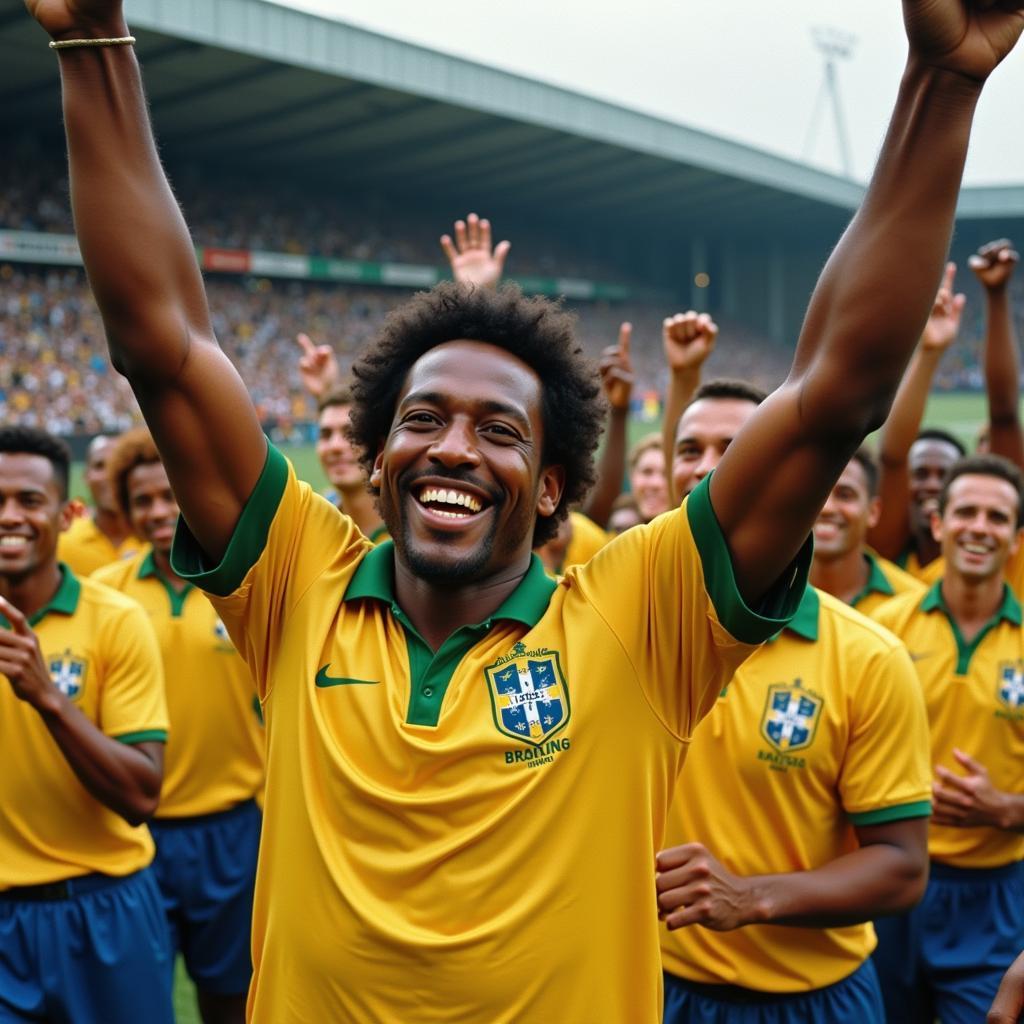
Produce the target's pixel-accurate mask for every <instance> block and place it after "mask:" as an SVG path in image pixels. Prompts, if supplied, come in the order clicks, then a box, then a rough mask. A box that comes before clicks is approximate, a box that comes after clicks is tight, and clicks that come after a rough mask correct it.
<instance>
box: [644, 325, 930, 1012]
mask: <svg viewBox="0 0 1024 1024" xmlns="http://www.w3.org/2000/svg"><path fill="white" fill-rule="evenodd" d="M703 329H706V327H705V328H703ZM701 334H702V327H701V325H700V320H699V319H698V318H697V315H696V314H689V315H684V316H682V317H677V318H673V319H672V320H669V321H666V328H665V348H666V352H667V353H669V355H670V357H671V356H673V355H675V354H678V355H679V356H680V357H681V358H682V353H674V352H673V350H674V349H676V348H678V349H683V348H685V347H687V346H689V345H698V346H699V345H701V344H702V343H703V340H704V339H702V338H701ZM762 398H763V395H761V394H760V393H759V392H757V391H756V390H755V389H752V388H751V386H750V385H747V384H741V383H738V382H729V381H710V382H709V383H708V384H706V385H704V386H703V387H700V388H698V390H697V392H696V394H695V395H694V398H693V401H692V402H691V404H690V405H689V407H688V408H687V409H686V411H685V412H684V413H683V416H682V418H681V420H680V422H679V426H678V431H677V436H678V439H679V440H678V444H677V452H676V455H675V457H674V459H673V465H672V471H673V472H672V488H673V498H674V499H676V498H681V497H685V496H686V495H688V494H690V493H692V492H693V490H694V489H695V488H696V487H697V486H698V485H699V484H700V482H701V480H703V479H704V478H705V477H706V476H707V475H708V474H709V473H710V472H711V471H712V470H713V469H715V467H716V466H717V465H718V463H719V462H720V461H721V459H722V457H723V454H724V453H725V452H726V451H727V450H728V448H729V447H730V445H731V444H732V443H733V440H734V438H735V437H736V436H737V435H739V434H740V432H741V431H742V430H743V426H744V424H745V423H746V422H748V421H749V420H750V419H751V418H752V417H753V415H754V413H755V411H756V409H757V407H758V405H759V404H760V400H761V399H762ZM667 404H668V405H672V404H673V402H672V396H670V400H669V402H668V403H667ZM851 464H856V465H858V467H859V466H860V463H859V462H857V458H856V456H855V458H854V460H852V462H851ZM844 476H849V466H847V468H846V469H845V470H844ZM842 479H843V477H840V482H839V483H837V485H836V487H835V488H833V491H832V495H830V497H829V502H828V503H826V506H825V507H826V509H827V508H828V507H829V504H833V505H834V504H835V493H836V490H837V488H840V487H841V486H842ZM819 522H820V518H819ZM817 534H818V524H815V536H816V537H817ZM815 557H817V554H816V556H815ZM858 557H859V549H858ZM928 751H929V747H928V726H927V719H926V716H925V710H924V704H923V701H922V699H921V694H920V690H919V688H918V685H917V680H916V678H915V676H914V670H913V667H912V665H911V663H910V659H909V657H908V656H907V652H906V650H905V649H904V647H903V645H902V644H899V643H898V642H897V641H896V640H895V638H894V637H892V636H891V635H890V634H888V633H886V632H885V631H884V630H881V629H879V628H878V627H877V626H875V624H874V623H872V622H870V621H869V620H867V619H865V618H864V617H863V616H861V615H858V614H856V613H855V612H852V611H851V610H849V609H848V608H847V607H846V605H845V604H843V603H842V602H840V601H839V600H837V599H835V598H834V597H832V596H830V595H828V594H826V593H822V592H819V591H817V590H815V589H814V588H813V587H807V589H806V591H805V593H804V596H803V599H802V601H801V604H800V608H799V610H798V611H797V614H796V615H795V616H794V618H793V620H792V621H791V622H790V623H789V624H788V625H787V626H786V627H785V629H783V630H782V632H781V633H780V634H779V635H778V636H777V637H775V638H774V639H772V640H770V641H769V643H768V644H767V645H766V646H765V647H764V648H762V649H761V650H759V651H756V652H755V653H754V654H753V655H752V656H751V657H750V658H749V659H748V660H747V661H746V662H744V664H743V665H742V666H740V668H739V669H738V671H737V672H736V675H735V677H734V678H733V680H732V681H731V682H730V683H729V684H728V685H727V686H726V687H724V688H723V690H722V691H721V693H720V694H719V698H718V701H717V703H716V705H715V707H714V708H713V710H712V711H711V713H710V714H709V715H708V717H707V719H706V720H705V721H704V722H702V723H701V725H700V726H699V728H698V729H697V730H696V733H695V734H694V736H693V739H692V741H691V743H690V751H689V755H688V757H687V762H686V767H685V768H684V770H683V772H682V775H681V777H680V780H679V782H678V783H677V785H676V791H675V799H674V802H673V805H672V810H671V812H670V815H669V823H668V829H667V834H666V839H667V842H668V843H669V844H673V845H671V846H670V848H669V849H666V850H663V851H662V852H661V853H659V854H658V858H657V864H658V871H659V874H658V878H657V892H658V906H659V910H660V913H661V917H662V918H663V919H664V920H665V921H666V922H667V926H668V929H669V930H668V931H666V932H665V933H663V935H662V961H663V964H664V968H665V1015H664V1020H665V1022H666V1024H684V1022H689V1021H695V1020H700V1021H716V1022H718V1021H721V1022H725V1021H729V1022H733V1021H741V1022H744V1024H779V1022H782V1024H786V1022H793V1024H798V1022H808V1021H811V1022H821V1024H885V1016H884V1012H883V1008H882V998H881V992H880V991H879V987H878V981H877V978H876V977H875V972H874V968H873V967H872V965H871V961H870V959H869V955H870V953H871V950H872V948H873V947H874V944H875V936H874V932H873V930H872V927H871V924H870V921H871V919H872V918H873V917H874V916H876V915H879V914H888V913H894V912H897V911H900V910H905V909H906V908H908V907H910V906H912V905H913V904H914V903H915V902H916V901H917V900H918V899H919V898H920V896H921V894H922V892H923V891H924V885H925V880H926V878H927V870H928V857H927V844H926V836H927V815H928V813H929V807H930V804H929V798H930V795H931V793H930V778H929V765H928ZM674 844H679V845H674ZM776 925H788V926H789V927H786V928H779V927H769V926H776Z"/></svg>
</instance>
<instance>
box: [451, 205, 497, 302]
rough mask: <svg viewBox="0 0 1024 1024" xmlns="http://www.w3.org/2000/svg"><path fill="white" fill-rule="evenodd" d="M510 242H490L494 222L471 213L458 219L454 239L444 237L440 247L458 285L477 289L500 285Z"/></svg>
mask: <svg viewBox="0 0 1024 1024" xmlns="http://www.w3.org/2000/svg"><path fill="white" fill-rule="evenodd" d="M511 248H512V243H511V242H499V243H498V244H497V245H495V246H492V245H491V222H490V221H489V220H488V219H487V218H486V217H483V218H481V217H478V216H477V215H476V214H475V213H471V214H470V215H469V216H468V217H467V218H466V219H465V220H457V221H456V222H455V240H454V241H452V237H451V235H442V236H441V249H442V250H443V252H444V254H445V256H446V257H447V259H448V263H449V264H450V266H451V268H452V277H453V278H454V279H455V280H456V281H458V282H459V284H465V285H473V286H475V287H477V288H497V287H498V282H499V281H501V275H502V274H503V273H504V271H505V257H506V256H508V251H509V249H511Z"/></svg>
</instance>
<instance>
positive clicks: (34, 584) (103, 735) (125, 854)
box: [0, 426, 173, 1024]
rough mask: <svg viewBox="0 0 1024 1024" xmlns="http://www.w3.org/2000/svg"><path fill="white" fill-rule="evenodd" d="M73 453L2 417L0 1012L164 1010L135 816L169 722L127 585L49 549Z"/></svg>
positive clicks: (65, 507) (78, 1017)
mask: <svg viewBox="0 0 1024 1024" xmlns="http://www.w3.org/2000/svg"><path fill="white" fill-rule="evenodd" d="M69 462H70V453H69V451H68V449H67V447H66V445H64V443H63V442H61V441H58V440H57V439H56V438H54V437H51V436H50V435H49V434H46V433H44V432H43V431H41V430H36V429H34V428H29V427H10V426H8V427H0V749H2V751H3V755H2V762H3V769H2V770H0V808H2V812H0V1020H3V1021H27V1020H59V1021H74V1022H75V1024H118V1022H123V1024H136V1022H137V1021H142V1020H145V1021H155V1022H158V1024H160V1022H162V1024H172V1021H173V1013H172V1010H171V968H172V957H171V951H170V943H169V940H168V935H167V924H166V922H165V921H164V915H163V910H162V908H161V906H160V893H159V890H158V889H157V885H156V880H155V877H154V875H153V872H152V871H151V870H150V867H149V865H150V863H151V861H152V860H153V840H152V838H151V837H150V834H149V830H148V829H147V828H146V826H145V824H144V822H145V821H146V820H147V819H149V818H150V816H151V815H152V814H153V812H154V810H155V809H156V806H157V802H158V800H159V798H160V782H161V779H162V776H163V749H164V741H165V739H166V736H167V711H166V708H165V706H164V693H163V678H162V676H161V671H160V654H159V652H158V650H157V646H156V638H155V637H154V636H153V630H152V627H151V626H150V625H149V623H148V622H147V621H146V616H145V614H144V613H143V611H142V609H141V608H139V607H138V605H136V604H135V603H134V602H133V601H129V600H128V599H127V598H125V597H123V596H122V595H120V594H117V593H115V592H114V591H112V590H110V589H109V588H107V587H104V586H101V585H100V584H98V583H95V582H93V581H92V580H90V579H79V578H78V577H77V576H76V575H75V574H74V573H73V572H72V571H71V570H70V569H69V568H68V567H67V566H66V565H61V564H60V563H59V562H58V561H57V537H58V535H59V534H60V531H61V530H64V529H66V528H67V526H68V524H69V523H70V521H71V517H72V510H71V508H70V507H69V503H68V493H67V488H68V465H69Z"/></svg>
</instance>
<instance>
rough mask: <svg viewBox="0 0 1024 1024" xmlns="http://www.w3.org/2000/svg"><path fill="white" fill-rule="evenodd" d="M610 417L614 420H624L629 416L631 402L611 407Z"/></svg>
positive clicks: (609, 409) (609, 410)
mask: <svg viewBox="0 0 1024 1024" xmlns="http://www.w3.org/2000/svg"><path fill="white" fill-rule="evenodd" d="M608 415H609V416H611V417H612V418H613V419H617V420H624V419H625V418H626V417H627V416H628V415H629V402H627V403H626V404H625V405H612V406H609V408H608Z"/></svg>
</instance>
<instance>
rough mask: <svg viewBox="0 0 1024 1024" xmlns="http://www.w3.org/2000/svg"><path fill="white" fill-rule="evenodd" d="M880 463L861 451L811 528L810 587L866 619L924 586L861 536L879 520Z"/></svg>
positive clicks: (857, 452)
mask: <svg viewBox="0 0 1024 1024" xmlns="http://www.w3.org/2000/svg"><path fill="white" fill-rule="evenodd" d="M879 505H880V503H879V499H878V464H877V463H876V462H875V459H874V457H873V456H872V454H871V452H869V451H868V450H867V449H866V448H859V449H858V450H857V451H856V452H854V453H853V458H852V459H850V461H849V463H848V464H847V466H846V469H844V470H843V472H842V475H841V476H840V477H839V479H838V480H837V481H836V484H835V487H833V488H832V492H831V493H830V494H829V496H828V500H827V501H826V502H825V505H824V507H823V508H822V510H821V513H820V515H819V516H818V519H817V521H816V522H815V524H814V561H813V562H812V563H811V584H812V586H815V587H817V588H818V589H819V590H824V591H825V592H826V593H828V594H831V595H832V596H833V597H838V598H839V600H840V601H845V602H846V603H847V604H848V605H851V606H852V607H854V608H856V609H857V610H858V611H859V612H862V613H863V614H864V615H870V614H871V613H872V612H873V611H874V610H875V609H876V608H878V607H879V606H880V605H882V604H884V603H885V602H886V601H887V600H888V599H889V598H890V597H893V596H895V595H896V594H903V593H906V592H907V591H915V592H917V593H919V594H923V593H924V590H925V587H924V584H923V583H921V582H920V581H918V580H916V579H915V578H914V577H913V576H911V575H910V574H909V573H907V572H904V571H903V570H902V569H900V568H899V566H897V565H894V564H893V563H892V562H890V561H888V559H885V558H882V557H881V556H879V555H876V554H874V553H873V552H872V551H870V550H868V548H867V547H866V546H865V543H864V541H865V537H866V536H867V533H868V530H869V529H871V527H872V526H873V525H874V524H875V523H876V522H877V521H878V514H879Z"/></svg>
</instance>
